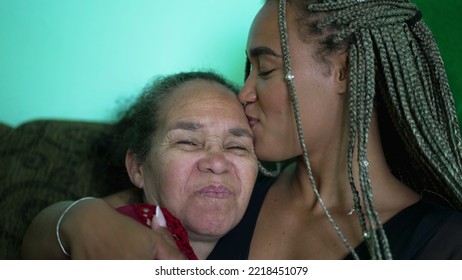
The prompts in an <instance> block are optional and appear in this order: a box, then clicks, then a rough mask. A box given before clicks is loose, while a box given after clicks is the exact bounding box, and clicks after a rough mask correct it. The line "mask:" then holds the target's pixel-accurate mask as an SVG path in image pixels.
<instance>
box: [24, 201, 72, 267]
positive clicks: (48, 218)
mask: <svg viewBox="0 0 462 280" xmlns="http://www.w3.org/2000/svg"><path fill="white" fill-rule="evenodd" d="M71 203H72V201H61V202H58V203H55V204H52V205H50V206H48V207H47V208H45V209H43V210H42V211H41V212H40V213H39V214H38V215H37V216H36V217H35V218H34V219H33V220H32V223H31V224H30V225H29V227H28V229H27V231H26V234H25V235H24V238H23V242H22V248H21V250H22V252H21V253H22V257H23V259H67V258H68V257H67V256H66V255H65V254H64V253H63V252H62V250H61V248H60V247H59V244H58V240H57V238H56V224H57V222H58V219H59V217H60V216H61V214H62V213H63V212H64V210H65V209H66V208H67V207H69V205H70V204H71Z"/></svg>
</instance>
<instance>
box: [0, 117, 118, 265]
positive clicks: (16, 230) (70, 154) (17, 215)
mask: <svg viewBox="0 0 462 280" xmlns="http://www.w3.org/2000/svg"><path fill="white" fill-rule="evenodd" d="M109 128H110V126H109V125H108V124H99V123H89V122H73V121H33V122H28V123H25V124H23V125H21V126H19V127H17V128H16V129H12V128H9V129H8V127H6V128H5V126H3V127H0V129H1V132H2V133H1V135H2V136H1V138H2V141H1V142H0V197H1V204H0V213H1V215H0V233H1V237H0V258H4V259H19V258H20V246H21V240H22V237H23V235H24V233H25V230H26V229H27V226H28V225H29V223H30V222H31V220H32V219H33V217H34V216H35V215H36V214H38V212H39V211H40V210H41V209H43V208H45V207H46V206H48V205H50V204H52V203H54V202H57V201H61V200H74V199H76V198H79V197H82V196H103V195H106V194H108V193H110V192H113V190H111V189H110V188H109V187H108V186H107V184H105V183H104V182H103V176H102V175H103V173H104V171H103V169H104V168H103V167H101V166H99V165H100V163H99V161H97V160H96V158H95V155H97V154H98V151H95V147H94V143H95V142H96V141H99V139H100V138H101V137H107V136H108V135H107V132H108V131H109ZM4 131H7V132H8V133H6V134H4Z"/></svg>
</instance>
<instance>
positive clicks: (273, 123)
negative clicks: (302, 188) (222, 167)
mask: <svg viewBox="0 0 462 280" xmlns="http://www.w3.org/2000/svg"><path fill="white" fill-rule="evenodd" d="M277 2H278V1H269V2H267V3H266V4H265V5H264V6H263V7H262V9H261V10H260V11H259V13H258V14H257V16H256V17H255V19H254V21H253V23H252V26H251V29H250V32H249V37H248V41H247V49H246V52H247V57H248V59H249V61H250V64H251V72H250V75H249V77H248V78H247V80H246V83H245V85H244V87H243V89H242V90H241V92H240V93H239V100H240V102H242V103H245V102H247V106H246V108H245V112H246V115H247V117H248V119H249V124H250V126H251V128H252V130H253V132H254V135H255V151H256V154H257V157H258V158H259V159H261V160H267V161H280V160H286V159H289V158H292V157H295V156H299V155H301V153H302V152H301V148H300V143H299V140H298V133H297V129H296V123H295V118H294V113H293V109H292V103H291V100H290V95H289V92H288V86H287V83H286V81H285V69H284V63H283V55H282V48H281V42H280V36H279V27H278V3H277ZM297 24H298V23H297V21H296V19H295V16H294V10H293V9H292V7H291V6H290V5H289V4H288V6H287V26H288V37H289V46H290V60H291V66H292V71H293V74H294V76H295V78H294V84H295V89H296V92H297V97H298V103H299V107H300V115H301V121H302V124H303V133H304V136H305V144H306V145H307V146H308V147H309V149H310V152H315V151H316V150H317V149H318V147H319V149H321V147H322V146H323V145H324V142H325V141H326V139H329V137H331V136H332V135H331V134H330V133H331V132H332V130H333V129H334V126H333V124H334V122H333V121H334V119H335V118H336V117H338V114H337V113H336V112H335V110H337V109H336V108H337V105H338V104H337V103H338V101H336V100H335V99H333V98H331V97H332V95H331V94H330V93H332V92H334V91H335V89H334V85H333V83H332V79H331V76H332V75H331V73H330V71H329V68H328V67H327V66H326V64H325V63H321V62H319V59H316V56H315V52H316V48H315V47H314V45H313V44H310V43H306V42H303V41H301V40H300V36H299V34H298V33H297Z"/></svg>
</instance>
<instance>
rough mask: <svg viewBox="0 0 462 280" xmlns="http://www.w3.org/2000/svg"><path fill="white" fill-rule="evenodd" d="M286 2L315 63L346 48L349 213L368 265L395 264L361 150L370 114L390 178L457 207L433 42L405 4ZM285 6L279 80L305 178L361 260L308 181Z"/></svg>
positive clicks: (456, 170)
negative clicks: (314, 55)
mask: <svg viewBox="0 0 462 280" xmlns="http://www.w3.org/2000/svg"><path fill="white" fill-rule="evenodd" d="M267 1H270V0H267ZM287 2H290V4H292V5H293V7H295V10H296V11H297V13H298V14H297V20H298V22H299V28H298V33H299V35H300V37H301V38H302V40H304V41H305V40H306V41H307V40H308V39H309V40H310V41H311V40H313V39H314V40H316V42H317V43H318V46H319V47H318V49H317V55H318V56H319V58H321V60H322V59H323V58H325V57H326V55H328V54H330V53H332V52H334V51H338V50H346V51H348V65H349V81H348V82H349V88H348V91H349V144H348V176H349V181H350V186H351V190H352V193H353V199H354V207H355V209H356V210H357V211H356V213H357V215H358V218H359V220H360V224H361V229H362V232H363V236H364V238H365V241H366V244H367V246H368V250H369V253H370V256H371V258H372V259H392V255H391V251H390V248H389V244H388V239H387V237H386V234H385V232H384V230H383V227H382V224H381V222H380V219H379V216H378V212H377V210H376V208H375V206H374V200H373V196H372V187H371V180H370V176H369V168H368V167H369V161H368V156H367V146H368V134H369V127H370V124H371V119H372V111H373V109H374V110H376V111H377V114H378V119H379V129H380V135H381V136H382V138H383V141H382V142H383V149H384V153H385V157H386V160H387V164H388V166H389V168H390V170H391V171H392V173H393V174H394V175H395V176H396V177H397V178H398V179H399V180H400V181H402V182H403V183H404V184H405V185H407V186H408V187H410V188H412V189H413V190H414V191H416V192H417V193H420V194H423V193H430V194H434V195H436V196H437V197H439V198H441V199H442V200H444V201H445V202H447V204H448V205H449V206H451V207H452V208H454V209H457V210H462V172H461V171H462V141H461V134H460V130H459V123H458V120H457V115H456V110H455V104H454V99H453V95H452V93H451V90H450V88H449V84H448V80H447V76H446V72H445V69H444V65H443V61H442V58H441V55H440V53H439V50H438V47H437V45H436V42H435V40H434V38H433V36H432V34H431V32H430V30H429V29H428V27H427V26H426V24H425V23H424V21H423V20H422V19H421V13H420V11H418V10H417V7H416V6H415V5H414V4H412V3H410V2H409V0H287ZM285 9H286V0H279V25H280V35H281V47H282V51H283V57H284V67H285V71H286V77H285V78H286V81H287V84H288V88H289V92H290V95H291V100H292V106H293V109H294V114H295V120H296V124H297V130H298V135H299V140H300V144H301V148H302V150H303V156H304V161H305V164H306V167H307V170H308V176H309V178H310V180H311V183H312V186H313V190H314V193H315V194H316V196H317V198H318V201H319V202H320V204H321V206H322V207H323V209H324V212H325V214H326V216H327V217H328V219H329V221H330V222H331V224H332V225H333V226H334V228H335V229H336V231H337V233H338V235H339V236H340V238H341V239H342V241H343V242H344V244H345V245H346V246H347V247H348V249H349V250H350V252H351V253H352V255H353V257H355V258H358V256H357V254H356V253H355V251H354V249H353V248H352V247H351V245H350V244H349V242H348V240H347V239H346V238H345V236H344V235H343V233H342V231H341V230H340V228H339V227H338V226H337V224H336V223H335V221H334V220H333V218H332V216H331V215H330V213H329V211H328V210H327V208H326V207H325V206H324V202H323V200H322V198H321V197H320V195H319V192H318V190H317V187H316V182H315V180H314V177H313V175H312V171H311V167H310V162H309V159H308V152H307V149H306V147H305V144H304V137H303V132H302V129H301V119H300V116H299V108H298V106H299V105H298V102H297V96H296V93H295V88H294V84H293V80H294V78H295V77H294V75H293V74H292V72H291V67H290V53H289V46H288V39H287V27H286V11H285ZM248 72H249V67H248V66H247V67H246V74H248ZM355 139H357V140H358V141H357V145H355ZM355 147H356V148H357V155H358V157H357V158H356V159H354V158H353V155H354V149H355ZM354 161H357V162H358V163H359V179H360V180H359V189H360V192H361V193H362V200H363V201H362V203H361V201H360V196H359V191H358V188H357V186H356V185H355V182H354V180H353V171H352V169H353V168H352V166H353V162H354ZM361 205H363V206H364V209H362V206H361Z"/></svg>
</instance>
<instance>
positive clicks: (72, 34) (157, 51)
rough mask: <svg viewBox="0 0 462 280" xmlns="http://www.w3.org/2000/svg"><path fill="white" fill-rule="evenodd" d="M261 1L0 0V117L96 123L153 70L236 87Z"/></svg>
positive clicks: (137, 88)
mask: <svg viewBox="0 0 462 280" xmlns="http://www.w3.org/2000/svg"><path fill="white" fill-rule="evenodd" d="M261 4H262V2H261V0H232V1H231V0H228V1H222V0H201V1H194V0H165V1H159V0H110V1H108V0H0V122H5V123H7V124H10V125H18V124H20V123H22V122H24V121H28V120H31V119H38V118H60V119H81V120H94V121H105V120H110V119H111V118H113V114H114V112H115V109H116V108H118V106H119V104H120V103H123V102H124V100H126V99H127V98H128V97H130V96H133V95H136V94H138V93H139V91H140V89H141V88H142V87H143V86H144V85H145V84H146V82H147V81H148V80H150V79H151V78H152V77H153V76H155V75H158V74H167V73H173V72H177V71H184V70H197V69H205V68H208V69H209V68H211V69H215V70H217V71H219V72H221V73H223V74H224V75H226V76H227V77H229V78H230V79H232V80H233V81H235V82H237V83H239V84H242V80H243V73H244V71H243V69H244V57H245V56H244V50H245V43H246V38H247V32H248V29H249V27H250V24H251V21H252V19H253V16H254V15H255V14H256V12H257V11H258V9H259V8H260V7H261Z"/></svg>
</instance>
